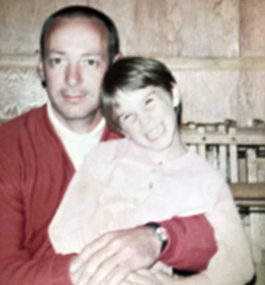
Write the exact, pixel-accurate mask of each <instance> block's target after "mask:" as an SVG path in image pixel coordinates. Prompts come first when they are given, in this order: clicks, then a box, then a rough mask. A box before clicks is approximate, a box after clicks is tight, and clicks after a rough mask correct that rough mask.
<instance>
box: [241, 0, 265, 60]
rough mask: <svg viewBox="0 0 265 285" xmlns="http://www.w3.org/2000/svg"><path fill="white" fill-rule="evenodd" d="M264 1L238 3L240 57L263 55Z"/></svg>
mask: <svg viewBox="0 0 265 285" xmlns="http://www.w3.org/2000/svg"><path fill="white" fill-rule="evenodd" d="M264 15H265V1H264V0H241V1H240V17H241V19H240V22H241V25H240V53H241V56H264V55H265V48H264V46H265V25H264Z"/></svg>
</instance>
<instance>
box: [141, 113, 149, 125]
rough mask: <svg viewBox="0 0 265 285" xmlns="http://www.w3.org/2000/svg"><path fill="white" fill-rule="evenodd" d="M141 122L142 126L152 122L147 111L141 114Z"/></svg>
mask: <svg viewBox="0 0 265 285" xmlns="http://www.w3.org/2000/svg"><path fill="white" fill-rule="evenodd" d="M139 122H140V124H141V125H142V126H146V124H148V122H150V115H149V114H147V113H146V112H143V113H141V114H140V115H139Z"/></svg>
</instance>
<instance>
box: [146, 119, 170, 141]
mask: <svg viewBox="0 0 265 285" xmlns="http://www.w3.org/2000/svg"><path fill="white" fill-rule="evenodd" d="M164 131H165V126H164V124H163V123H160V124H158V125H157V126H156V127H154V128H153V129H152V130H150V131H149V132H147V133H146V134H145V136H146V137H147V139H148V140H151V141H154V140H156V139H157V138H159V137H160V136H161V135H162V134H163V133H164Z"/></svg>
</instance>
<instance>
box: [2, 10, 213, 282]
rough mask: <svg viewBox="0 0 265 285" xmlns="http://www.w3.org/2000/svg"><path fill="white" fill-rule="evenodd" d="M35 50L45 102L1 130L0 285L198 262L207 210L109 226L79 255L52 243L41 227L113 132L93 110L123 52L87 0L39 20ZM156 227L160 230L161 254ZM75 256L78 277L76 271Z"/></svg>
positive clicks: (207, 246)
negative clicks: (111, 228)
mask: <svg viewBox="0 0 265 285" xmlns="http://www.w3.org/2000/svg"><path fill="white" fill-rule="evenodd" d="M37 56H38V70H39V74H40V77H41V79H42V81H43V83H44V85H45V86H46V87H47V92H48V95H49V99H50V103H49V104H48V106H43V107H41V108H37V109H35V110H32V111H30V112H28V113H26V114H25V115H23V116H21V117H19V118H17V119H15V120H13V121H11V122H9V123H7V124H5V125H3V126H2V127H1V131H0V211H1V212H0V227H1V228H0V284H5V285H8V284H16V285H17V284H21V285H23V284H25V285H26V284H27V285H28V284H31V285H40V284H45V285H49V284H64V285H67V284H86V283H87V281H88V280H91V278H93V282H94V283H90V284H99V283H100V282H102V281H104V280H106V278H107V280H108V284H120V282H121V281H122V280H124V279H125V278H126V276H128V275H129V274H130V273H131V272H134V271H137V270H139V269H145V268H148V267H149V266H150V264H152V263H153V262H154V261H155V260H157V259H158V258H160V259H161V260H163V261H164V262H165V263H167V264H170V265H172V266H174V267H175V268H177V269H180V270H188V271H201V270H203V269H205V268H206V267H207V264H208V262H209V260H210V258H211V257H212V256H213V255H214V253H215V252H216V247H217V245H216V241H215V239H214V236H213V229H212V227H211V225H210V223H209V222H208V220H207V219H206V217H205V216H204V215H198V216H194V217H191V218H189V220H188V219H187V218H183V219H181V218H172V219H171V220H168V221H164V222H162V223H159V224H152V226H142V227H138V228H135V229H129V230H126V231H122V232H113V233H109V234H106V235H105V236H103V237H102V238H100V239H98V240H96V241H95V242H93V243H91V244H89V245H87V247H86V250H85V254H81V255H80V256H75V255H72V254H69V255H65V256H63V255H60V254H56V253H55V252H54V250H53V248H52V245H51V244H50V241H49V238H48V234H47V228H48V225H49V223H50V221H51V219H52V217H53V215H54V213H55V211H56V209H57V207H58V205H59V203H60V201H61V198H62V196H63V195H64V192H65V190H66V188H67V185H68V183H69V181H70V180H71V178H72V176H73V174H74V172H75V169H77V168H78V167H79V166H80V164H81V162H82V160H83V157H84V156H85V154H86V153H87V152H88V151H89V149H90V148H91V147H92V146H94V145H95V144H96V143H98V142H99V141H100V140H101V141H102V140H109V139H115V138H119V136H118V135H117V134H116V133H114V132H113V131H111V130H110V129H109V128H108V127H106V126H105V121H104V119H103V118H102V115H101V113H100V109H99V90H100V84H101V80H102V77H103V75H104V73H105V71H106V69H107V67H108V65H109V64H110V63H111V62H112V61H114V60H116V59H118V58H119V56H120V53H119V45H118V38H117V32H116V29H115V26H114V25H113V23H112V22H111V20H110V19H109V18H108V17H106V16H105V15H103V14H101V13H100V12H98V11H95V10H93V9H90V8H87V7H86V8H85V7H69V8H66V9H63V10H61V11H59V12H57V13H55V14H53V15H52V16H51V17H49V18H48V19H47V21H46V22H45V24H44V27H43V31H42V36H41V50H40V51H39V52H38V54H37ZM160 226H162V227H163V228H164V230H165V231H166V233H167V245H166V247H165V249H164V250H163V252H162V253H161V254H160V250H161V246H162V244H163V245H165V241H160V240H158V238H157V236H155V233H157V231H156V228H158V227H160ZM158 237H159V238H160V239H161V236H158ZM195 239H196V240H195ZM194 247H196V248H197V252H198V254H197V255H196V256H194V255H193V248H194ZM198 248H200V250H198ZM159 254H160V255H159ZM80 262H81V263H82V266H83V268H84V274H83V279H82V280H80V279H78V278H77V277H76V276H75V274H74V268H75V264H76V263H78V264H80ZM106 272H107V273H106ZM106 274H108V275H107V276H106Z"/></svg>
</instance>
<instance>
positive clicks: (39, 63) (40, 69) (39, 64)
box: [35, 50, 45, 82]
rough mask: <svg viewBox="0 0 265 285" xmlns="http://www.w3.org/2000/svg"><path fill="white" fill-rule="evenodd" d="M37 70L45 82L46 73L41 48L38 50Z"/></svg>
mask: <svg viewBox="0 0 265 285" xmlns="http://www.w3.org/2000/svg"><path fill="white" fill-rule="evenodd" d="M35 55H36V61H37V72H38V75H39V77H40V80H41V81H42V82H45V73H44V68H43V61H42V56H41V52H40V50H36V52H35Z"/></svg>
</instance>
